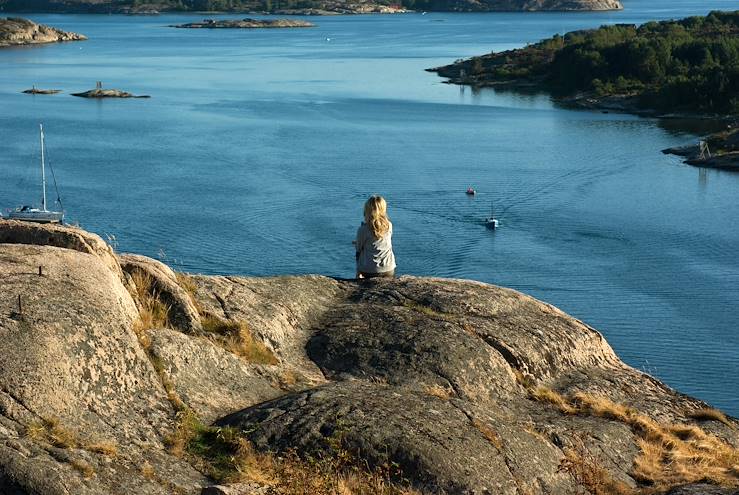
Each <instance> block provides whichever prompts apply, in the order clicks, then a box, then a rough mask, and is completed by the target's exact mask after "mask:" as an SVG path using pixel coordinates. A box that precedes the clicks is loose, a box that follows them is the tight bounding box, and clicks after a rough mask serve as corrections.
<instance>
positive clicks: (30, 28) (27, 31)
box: [0, 17, 87, 48]
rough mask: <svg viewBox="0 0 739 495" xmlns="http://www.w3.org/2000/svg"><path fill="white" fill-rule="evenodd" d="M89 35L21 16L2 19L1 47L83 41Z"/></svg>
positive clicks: (0, 22)
mask: <svg viewBox="0 0 739 495" xmlns="http://www.w3.org/2000/svg"><path fill="white" fill-rule="evenodd" d="M86 39H87V37H86V36H84V35H82V34H77V33H71V32H67V31H62V30H61V29H57V28H54V27H50V26H45V25H43V24H36V23H35V22H33V21H30V20H28V19H22V18H20V17H7V18H5V19H0V48H2V47H9V46H21V45H36V44H42V43H57V42H60V41H82V40H86Z"/></svg>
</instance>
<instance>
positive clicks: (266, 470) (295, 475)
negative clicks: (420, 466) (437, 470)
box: [168, 411, 418, 495]
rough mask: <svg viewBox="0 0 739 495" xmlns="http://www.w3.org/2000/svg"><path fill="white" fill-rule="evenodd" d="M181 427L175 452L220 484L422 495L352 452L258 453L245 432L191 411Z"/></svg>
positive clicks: (314, 494) (287, 493)
mask: <svg viewBox="0 0 739 495" xmlns="http://www.w3.org/2000/svg"><path fill="white" fill-rule="evenodd" d="M178 417H179V421H178V427H177V430H176V431H175V432H174V434H173V436H172V437H171V438H170V439H169V440H168V442H169V445H170V451H171V452H173V453H174V454H177V455H180V456H184V457H186V458H187V459H188V460H189V461H190V462H191V463H192V464H193V466H195V467H196V468H197V469H198V470H200V471H201V472H202V473H204V474H205V475H207V476H208V477H210V478H212V479H213V480H214V481H216V482H219V483H239V482H255V483H259V484H261V485H265V486H268V487H270V490H271V491H270V493H279V494H281V495H305V494H311V495H336V494H342V495H417V494H418V492H417V491H415V490H413V489H412V488H409V487H408V486H406V485H405V484H397V483H396V482H394V481H393V480H392V479H391V474H397V473H391V470H390V469H389V468H377V469H369V468H368V467H367V465H366V463H364V462H362V461H359V460H358V459H357V458H356V457H355V456H353V455H351V454H350V453H349V452H348V451H346V450H343V449H340V450H337V451H334V450H332V451H331V453H330V454H326V455H323V456H318V457H311V456H306V457H301V456H299V455H298V454H297V453H296V452H295V451H288V452H285V453H282V454H279V455H278V454H274V453H270V452H267V453H263V452H258V451H257V450H255V449H254V447H253V446H252V444H251V443H250V442H249V441H248V440H247V439H246V438H245V437H244V432H242V431H240V430H238V429H236V428H231V427H214V426H206V425H204V424H202V422H200V420H199V419H198V418H197V416H196V415H195V414H194V413H192V412H191V411H187V412H183V413H181V414H179V415H178Z"/></svg>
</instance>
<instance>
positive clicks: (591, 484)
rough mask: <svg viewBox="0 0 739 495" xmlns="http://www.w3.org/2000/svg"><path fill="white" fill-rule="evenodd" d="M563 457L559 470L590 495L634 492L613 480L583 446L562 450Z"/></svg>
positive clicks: (630, 494) (626, 494)
mask: <svg viewBox="0 0 739 495" xmlns="http://www.w3.org/2000/svg"><path fill="white" fill-rule="evenodd" d="M564 454H565V457H564V459H562V462H560V465H559V469H560V471H564V472H567V473H569V474H570V476H572V479H573V480H575V483H577V484H578V485H579V486H583V487H585V488H586V489H587V490H588V492H589V493H590V494H591V495H632V494H633V493H634V490H632V489H631V487H629V486H628V485H626V484H625V483H623V482H621V481H617V480H614V479H613V477H612V476H611V473H609V472H608V470H607V469H605V468H604V467H603V466H602V465H601V464H600V462H598V459H596V458H595V457H594V456H593V455H592V454H591V453H590V452H588V451H587V449H585V447H584V446H582V445H578V447H576V448H569V449H565V450H564Z"/></svg>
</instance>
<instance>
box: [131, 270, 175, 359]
mask: <svg viewBox="0 0 739 495" xmlns="http://www.w3.org/2000/svg"><path fill="white" fill-rule="evenodd" d="M131 278H132V280H133V283H134V285H135V287H136V292H135V294H134V297H135V300H136V301H137V303H138V305H139V319H138V320H137V321H136V322H134V327H133V330H134V332H136V335H137V336H138V337H139V340H141V341H142V344H144V342H146V343H147V345H146V346H145V347H148V343H149V342H148V335H146V331H147V330H150V329H152V328H171V326H172V325H171V323H170V319H169V310H170V308H169V306H168V305H166V304H164V303H163V302H162V301H161V299H160V297H159V293H158V291H157V290H156V288H155V284H154V279H153V278H152V277H151V275H148V274H146V273H144V272H143V271H139V270H137V271H135V272H134V273H133V275H131Z"/></svg>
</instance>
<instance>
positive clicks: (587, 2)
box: [0, 0, 623, 13]
mask: <svg viewBox="0 0 739 495" xmlns="http://www.w3.org/2000/svg"><path fill="white" fill-rule="evenodd" d="M368 6H376V7H381V8H383V9H382V10H379V11H403V9H407V10H415V11H455V12H473V11H477V12H485V11H498V10H504V11H516V10H611V9H621V8H623V6H622V5H621V3H620V1H619V0H0V11H5V12H86V13H154V12H164V11H183V12H190V11H209V12H279V11H300V10H306V11H307V10H313V11H315V10H325V11H330V12H333V13H352V12H367V11H368V10H367V7H368ZM296 13H297V12H296Z"/></svg>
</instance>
